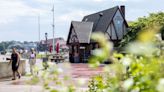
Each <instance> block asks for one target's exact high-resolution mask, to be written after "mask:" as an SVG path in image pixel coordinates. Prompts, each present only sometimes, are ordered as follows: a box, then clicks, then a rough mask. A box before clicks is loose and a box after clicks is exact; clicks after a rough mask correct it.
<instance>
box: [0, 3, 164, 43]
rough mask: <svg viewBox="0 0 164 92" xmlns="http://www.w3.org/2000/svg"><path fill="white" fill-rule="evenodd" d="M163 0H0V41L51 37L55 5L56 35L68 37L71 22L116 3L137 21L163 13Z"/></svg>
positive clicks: (129, 19)
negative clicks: (150, 14) (149, 15)
mask: <svg viewBox="0 0 164 92" xmlns="http://www.w3.org/2000/svg"><path fill="white" fill-rule="evenodd" d="M163 4H164V0H0V41H11V40H16V41H38V40H39V36H38V16H40V35H41V36H40V38H41V39H45V35H44V34H45V33H46V32H47V33H48V38H52V37H53V34H52V21H53V20H52V7H53V5H54V8H55V9H54V11H55V37H63V38H64V39H67V36H68V32H69V28H70V23H71V21H81V20H82V18H83V17H84V16H85V15H89V14H92V13H95V12H98V11H101V10H105V9H108V8H111V7H114V6H117V5H118V6H120V5H125V8H126V20H127V21H135V20H137V18H138V17H142V16H147V15H148V14H149V13H154V12H160V11H163V12H164V5H163Z"/></svg>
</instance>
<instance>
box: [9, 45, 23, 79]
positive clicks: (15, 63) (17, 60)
mask: <svg viewBox="0 0 164 92" xmlns="http://www.w3.org/2000/svg"><path fill="white" fill-rule="evenodd" d="M12 50H13V52H12V54H11V61H10V63H12V71H13V79H12V80H16V73H17V74H18V78H19V79H20V77H21V76H20V73H19V71H18V68H19V64H20V56H19V53H18V52H17V51H16V48H13V49H12Z"/></svg>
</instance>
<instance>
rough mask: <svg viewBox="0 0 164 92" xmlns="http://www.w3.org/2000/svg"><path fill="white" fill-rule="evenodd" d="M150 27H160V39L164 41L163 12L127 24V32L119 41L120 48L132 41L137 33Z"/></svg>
mask: <svg viewBox="0 0 164 92" xmlns="http://www.w3.org/2000/svg"><path fill="white" fill-rule="evenodd" d="M152 26H160V27H161V31H160V33H161V38H162V39H163V40H164V12H158V13H151V14H149V16H148V17H142V18H138V20H137V21H135V22H131V23H129V32H128V33H127V35H126V36H125V37H124V39H123V40H122V41H121V43H120V47H124V46H125V45H126V44H127V43H129V42H131V41H134V40H135V39H136V37H137V35H138V33H139V32H141V31H142V30H144V29H146V28H150V27H152Z"/></svg>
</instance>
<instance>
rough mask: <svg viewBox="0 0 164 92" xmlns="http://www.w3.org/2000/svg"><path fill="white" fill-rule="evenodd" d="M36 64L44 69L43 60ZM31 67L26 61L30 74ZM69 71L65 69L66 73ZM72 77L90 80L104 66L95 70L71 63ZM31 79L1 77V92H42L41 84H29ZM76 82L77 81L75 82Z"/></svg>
mask: <svg viewBox="0 0 164 92" xmlns="http://www.w3.org/2000/svg"><path fill="white" fill-rule="evenodd" d="M36 65H37V66H38V67H39V68H40V69H43V67H42V60H39V59H38V60H37V63H36ZM58 66H59V67H61V68H62V67H64V66H63V63H60V64H58ZM29 71H30V69H29V63H28V61H27V62H26V72H27V74H30V72H29ZM65 72H67V71H64V73H65ZM70 72H71V77H72V79H73V80H72V81H74V82H77V80H79V79H80V78H83V79H85V80H87V82H88V80H89V78H90V77H92V76H93V75H97V74H100V73H102V67H100V68H98V69H96V70H94V69H91V68H89V67H88V65H87V64H71V71H70ZM28 80H30V77H29V76H23V77H22V78H21V79H18V80H15V81H12V80H11V78H4V79H0V92H11V91H14V92H42V91H43V89H42V86H41V85H27V81H28ZM75 84H76V83H75ZM87 85H88V84H87V83H86V85H85V86H83V87H79V90H82V89H84V90H86V89H87Z"/></svg>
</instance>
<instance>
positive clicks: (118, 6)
mask: <svg viewBox="0 0 164 92" xmlns="http://www.w3.org/2000/svg"><path fill="white" fill-rule="evenodd" d="M112 8H119V6H118V5H117V6H114V7H112ZM112 8H108V9H105V10H102V11H99V12H96V13H92V14H89V15H86V16H84V17H83V19H84V18H85V17H88V16H91V15H94V14H99V13H101V12H103V11H106V10H109V9H112Z"/></svg>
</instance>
